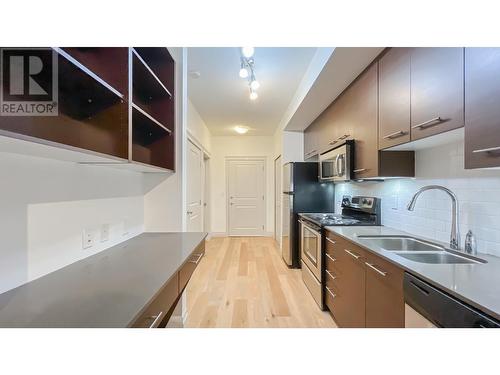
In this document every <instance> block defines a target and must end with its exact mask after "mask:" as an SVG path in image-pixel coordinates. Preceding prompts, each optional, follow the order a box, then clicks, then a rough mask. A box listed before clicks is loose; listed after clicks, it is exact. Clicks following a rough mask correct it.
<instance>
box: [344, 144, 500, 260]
mask: <svg viewBox="0 0 500 375" xmlns="http://www.w3.org/2000/svg"><path fill="white" fill-rule="evenodd" d="M431 184H437V185H443V186H446V187H448V188H449V189H451V190H452V191H453V192H454V193H455V194H456V195H457V196H458V199H459V206H460V232H461V242H462V243H461V245H462V246H463V242H464V240H465V234H466V233H467V231H468V230H469V229H471V230H472V231H473V232H474V234H475V235H476V239H477V240H478V241H477V242H478V251H480V252H484V253H489V254H493V255H497V256H500V170H465V169H464V151H463V141H459V142H457V143H453V144H448V145H444V146H439V147H436V148H432V149H425V150H421V151H417V153H416V178H415V179H397V180H387V181H385V182H378V183H377V182H363V183H345V184H339V185H337V186H336V188H335V201H336V209H337V210H339V209H340V203H341V199H342V195H343V194H349V195H355V194H359V195H373V196H377V197H381V198H382V223H383V224H384V225H387V226H390V227H393V228H397V229H401V230H404V231H407V232H411V233H415V234H417V235H421V236H425V237H428V238H431V239H435V240H439V241H444V242H449V239H450V230H451V200H450V198H449V197H448V196H447V195H446V194H445V193H443V192H440V191H427V192H424V193H422V195H421V196H420V197H419V199H418V201H417V204H416V206H415V211H413V212H410V211H408V210H406V205H407V203H408V202H409V201H410V199H411V197H412V195H413V194H414V193H415V192H416V191H417V190H418V189H419V188H420V187H422V186H424V185H431Z"/></svg>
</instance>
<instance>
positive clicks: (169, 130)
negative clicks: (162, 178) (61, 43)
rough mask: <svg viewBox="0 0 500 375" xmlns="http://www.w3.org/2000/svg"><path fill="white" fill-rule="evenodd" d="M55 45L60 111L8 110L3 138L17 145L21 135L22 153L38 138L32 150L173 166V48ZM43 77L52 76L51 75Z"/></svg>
mask: <svg viewBox="0 0 500 375" xmlns="http://www.w3.org/2000/svg"><path fill="white" fill-rule="evenodd" d="M52 50H53V51H54V53H55V54H56V55H55V56H56V58H57V64H58V115H57V116H2V117H1V121H0V136H4V137H3V138H5V137H8V139H10V140H11V141H9V142H8V143H6V142H3V141H2V142H0V144H2V145H6V144H8V145H9V146H8V147H9V150H10V151H11V150H13V149H15V147H14V143H15V141H16V140H18V141H19V142H18V145H19V146H18V148H19V153H23V152H24V150H27V148H28V147H27V143H26V141H28V142H33V143H34V144H35V143H36V144H38V145H39V146H37V147H30V150H31V151H30V154H33V153H34V154H36V153H37V152H38V153H39V154H40V155H41V156H45V155H56V156H54V157H55V158H57V159H63V160H71V161H76V162H79V163H85V164H113V165H116V166H120V167H122V168H128V167H127V166H130V168H129V169H131V170H135V171H145V172H168V171H173V170H174V166H175V137H174V130H175V113H174V112H175V97H174V84H173V83H174V81H175V79H174V74H175V63H174V60H173V59H172V57H171V56H170V53H169V52H168V50H167V48H161V47H147V48H146V47H140V48H137V49H132V48H128V47H65V48H53V49H52ZM44 64H51V62H50V61H44ZM37 79H39V80H42V82H45V83H50V82H49V81H46V80H48V79H51V77H50V75H48V74H47V76H46V77H45V76H44V74H41V75H39V76H38V77H37ZM43 80H45V81H43ZM0 89H1V88H0ZM21 140H22V142H21ZM43 147H45V149H44V148H43ZM64 150H68V155H63V153H64ZM69 151H71V152H69ZM11 152H12V151H11ZM66 156H68V157H66Z"/></svg>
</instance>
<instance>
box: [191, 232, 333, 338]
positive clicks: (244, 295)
mask: <svg viewBox="0 0 500 375" xmlns="http://www.w3.org/2000/svg"><path fill="white" fill-rule="evenodd" d="M186 293H187V296H186V298H187V309H188V318H187V322H186V324H185V326H186V327H221V328H222V327H310V328H315V327H335V323H334V321H333V319H332V318H331V317H330V315H329V314H328V313H327V312H324V311H321V310H320V309H319V308H318V306H317V305H316V303H315V302H314V300H313V298H312V296H311V295H310V294H309V291H308V290H307V289H306V286H305V285H304V283H303V282H302V278H301V274H300V270H291V269H289V268H288V267H286V265H285V264H284V262H283V261H282V259H281V257H280V255H279V254H278V249H277V247H276V245H275V242H274V239H272V238H267V237H219V238H213V239H211V240H209V241H207V246H206V255H205V257H204V258H203V259H202V261H201V262H200V264H199V266H198V268H197V269H196V271H195V273H194V274H193V276H192V277H191V280H190V282H189V284H188V286H187V288H186Z"/></svg>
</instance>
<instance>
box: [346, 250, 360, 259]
mask: <svg viewBox="0 0 500 375" xmlns="http://www.w3.org/2000/svg"><path fill="white" fill-rule="evenodd" d="M344 251H345V252H346V253H347V254H349V255H350V256H352V257H353V258H355V259H359V258H361V255H358V254H354V253H353V252H352V251H349V250H347V249H344Z"/></svg>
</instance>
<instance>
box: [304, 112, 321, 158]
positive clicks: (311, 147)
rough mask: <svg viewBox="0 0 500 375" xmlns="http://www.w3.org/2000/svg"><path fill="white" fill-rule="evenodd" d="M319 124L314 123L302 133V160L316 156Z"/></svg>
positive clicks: (317, 122)
mask: <svg viewBox="0 0 500 375" xmlns="http://www.w3.org/2000/svg"><path fill="white" fill-rule="evenodd" d="M319 125H320V122H319V121H315V122H314V123H312V124H311V125H310V126H309V127H308V128H307V129H306V130H305V131H304V160H307V159H310V158H313V157H316V156H318V151H319V144H318V142H319V137H318V128H319Z"/></svg>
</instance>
